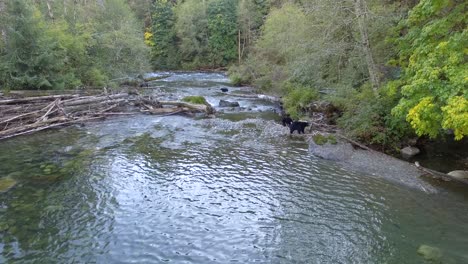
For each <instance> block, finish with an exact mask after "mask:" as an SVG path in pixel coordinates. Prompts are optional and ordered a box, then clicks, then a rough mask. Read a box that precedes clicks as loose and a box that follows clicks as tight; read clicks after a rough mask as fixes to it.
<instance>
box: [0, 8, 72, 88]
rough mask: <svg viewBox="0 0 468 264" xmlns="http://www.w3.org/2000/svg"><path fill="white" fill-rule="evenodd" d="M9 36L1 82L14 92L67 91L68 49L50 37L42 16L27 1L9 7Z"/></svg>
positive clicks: (0, 62)
mask: <svg viewBox="0 0 468 264" xmlns="http://www.w3.org/2000/svg"><path fill="white" fill-rule="evenodd" d="M7 13H8V14H9V16H8V19H7V24H8V29H9V30H8V32H7V35H8V37H7V38H6V43H5V50H4V54H2V57H1V60H0V76H1V78H0V80H1V82H3V85H4V86H6V87H8V88H10V89H50V88H54V89H60V88H64V86H65V83H64V78H63V76H64V75H66V74H65V73H63V72H62V69H63V65H64V59H65V50H63V49H62V48H61V47H60V46H59V45H58V43H57V42H56V41H55V40H54V39H53V38H51V37H50V34H48V32H47V30H48V29H47V27H46V25H45V21H44V20H43V18H42V15H41V13H40V12H39V11H38V10H37V9H36V8H35V7H34V6H33V5H31V4H29V1H25V0H12V1H11V2H9V3H8V5H7Z"/></svg>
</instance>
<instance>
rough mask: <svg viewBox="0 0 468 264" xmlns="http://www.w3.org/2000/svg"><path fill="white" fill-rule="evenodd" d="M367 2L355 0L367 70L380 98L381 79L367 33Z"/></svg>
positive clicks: (375, 91)
mask: <svg viewBox="0 0 468 264" xmlns="http://www.w3.org/2000/svg"><path fill="white" fill-rule="evenodd" d="M365 1H366V0H354V9H355V12H356V17H357V20H358V27H359V32H360V34H361V45H362V48H363V50H364V54H365V56H366V63H367V69H368V71H369V78H370V82H371V85H372V90H373V91H374V95H375V96H376V97H377V96H378V90H377V89H378V88H379V77H378V74H377V67H376V65H375V62H374V58H373V56H372V50H371V47H370V43H369V35H368V32H367V5H366V2H365Z"/></svg>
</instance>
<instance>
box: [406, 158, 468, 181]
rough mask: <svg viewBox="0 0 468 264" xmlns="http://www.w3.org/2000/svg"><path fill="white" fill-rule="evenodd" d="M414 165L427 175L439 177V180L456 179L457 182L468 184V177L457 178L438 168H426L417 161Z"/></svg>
mask: <svg viewBox="0 0 468 264" xmlns="http://www.w3.org/2000/svg"><path fill="white" fill-rule="evenodd" d="M414 165H415V166H416V168H418V169H419V170H420V171H422V172H424V173H426V174H427V175H430V176H431V177H432V178H434V179H439V180H443V181H456V182H460V183H464V184H468V179H461V178H457V177H453V176H450V175H448V174H446V173H443V172H440V171H436V170H431V169H428V168H424V167H423V166H421V164H419V162H417V161H416V162H415V163H414Z"/></svg>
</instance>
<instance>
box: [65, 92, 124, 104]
mask: <svg viewBox="0 0 468 264" xmlns="http://www.w3.org/2000/svg"><path fill="white" fill-rule="evenodd" d="M89 97H91V98H85V99H82V100H74V101H68V102H63V106H75V105H84V104H92V103H99V102H102V101H106V100H114V99H119V98H125V97H128V94H127V93H121V94H114V95H105V96H89Z"/></svg>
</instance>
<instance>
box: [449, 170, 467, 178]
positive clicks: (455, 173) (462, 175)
mask: <svg viewBox="0 0 468 264" xmlns="http://www.w3.org/2000/svg"><path fill="white" fill-rule="evenodd" d="M447 174H448V175H450V176H452V177H454V178H457V179H468V171H464V170H454V171H451V172H449V173H447Z"/></svg>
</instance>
